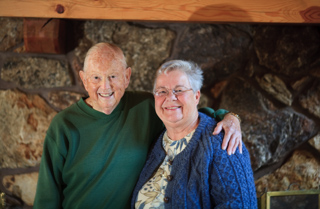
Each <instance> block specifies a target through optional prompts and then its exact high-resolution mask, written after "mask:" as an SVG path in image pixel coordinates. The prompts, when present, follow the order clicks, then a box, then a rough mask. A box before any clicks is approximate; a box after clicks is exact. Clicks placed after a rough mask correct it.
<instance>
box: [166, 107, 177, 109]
mask: <svg viewBox="0 0 320 209" xmlns="http://www.w3.org/2000/svg"><path fill="white" fill-rule="evenodd" d="M178 108H179V107H167V108H166V109H168V110H175V109H178Z"/></svg>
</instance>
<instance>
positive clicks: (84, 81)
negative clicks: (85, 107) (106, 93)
mask: <svg viewBox="0 0 320 209" xmlns="http://www.w3.org/2000/svg"><path fill="white" fill-rule="evenodd" d="M79 75H80V78H81V80H82V83H83V85H84V88H85V89H86V90H87V80H86V78H85V74H84V71H83V70H80V71H79Z"/></svg>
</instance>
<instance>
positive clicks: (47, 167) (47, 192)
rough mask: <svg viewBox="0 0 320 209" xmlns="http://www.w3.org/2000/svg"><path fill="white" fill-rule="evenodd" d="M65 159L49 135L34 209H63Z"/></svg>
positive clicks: (43, 155)
mask: <svg viewBox="0 0 320 209" xmlns="http://www.w3.org/2000/svg"><path fill="white" fill-rule="evenodd" d="M62 168H63V158H62V157H61V155H60V153H59V148H58V146H57V144H56V143H55V141H54V140H52V139H51V138H50V137H48V135H47V136H46V139H45V141H44V148H43V153H42V157H41V163H40V170H39V178H38V184H37V191H36V196H35V200H34V205H33V208H34V209H43V208H46V209H58V208H62V204H61V203H62V188H61V185H62V175H61V172H62Z"/></svg>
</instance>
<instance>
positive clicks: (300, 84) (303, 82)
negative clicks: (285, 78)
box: [291, 76, 310, 92]
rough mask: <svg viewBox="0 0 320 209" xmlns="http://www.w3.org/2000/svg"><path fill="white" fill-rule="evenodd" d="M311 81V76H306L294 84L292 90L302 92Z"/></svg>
mask: <svg viewBox="0 0 320 209" xmlns="http://www.w3.org/2000/svg"><path fill="white" fill-rule="evenodd" d="M309 81H310V77H309V76H305V77H302V78H300V79H299V80H297V81H295V82H293V83H292V84H291V86H292V88H293V89H294V90H296V91H298V92H299V91H300V90H301V89H303V88H304V87H305V86H306V85H307V84H308V83H309Z"/></svg>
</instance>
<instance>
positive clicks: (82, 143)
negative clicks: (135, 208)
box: [34, 43, 241, 209]
mask: <svg viewBox="0 0 320 209" xmlns="http://www.w3.org/2000/svg"><path fill="white" fill-rule="evenodd" d="M84 63H85V64H84V71H81V72H80V77H81V79H82V81H83V84H84V87H85V89H86V90H87V92H88V94H89V97H87V98H82V99H80V100H79V101H78V102H77V103H75V104H73V105H71V106H70V107H68V108H66V109H65V110H63V111H61V112H60V113H58V114H57V115H56V117H55V118H54V119H53V120H52V122H51V124H50V127H49V129H48V131H47V135H46V138H45V141H44V148H43V154H42V159H41V164H40V171H39V180H38V186H37V193H36V198H35V201H34V208H35V209H48V208H70V209H71V208H72V209H74V208H77V209H79V208H83V209H88V208H91V209H93V208H97V209H103V208H112V209H114V208H121V209H123V208H129V207H130V196H131V193H132V191H133V188H134V186H135V184H136V181H137V179H138V177H139V174H140V172H141V169H142V167H143V165H144V163H145V160H146V157H147V153H148V149H149V146H150V144H151V143H152V142H153V140H155V139H156V138H157V137H158V135H159V134H160V132H161V131H162V130H163V128H164V126H163V124H162V122H161V120H160V119H159V118H158V117H157V115H156V113H155V110H154V100H153V96H152V94H150V93H146V92H126V91H125V89H126V88H127V87H128V84H129V81H130V76H131V68H130V67H127V64H126V61H125V57H124V55H123V52H122V51H121V49H120V48H118V47H117V46H115V45H113V44H108V43H100V44H97V45H95V46H93V47H92V48H91V49H90V50H89V51H88V53H87V56H86V58H85V62H84ZM227 119H228V120H227ZM221 127H223V129H224V130H225V131H226V132H227V134H226V135H227V137H226V138H227V139H226V140H225V144H224V146H226V144H227V143H228V141H229V138H230V142H231V143H229V147H228V151H230V152H234V150H235V147H237V146H238V144H239V143H240V144H239V148H240V149H241V138H240V137H239V135H241V132H240V125H239V121H238V120H237V118H236V117H234V116H232V115H230V114H227V115H226V117H225V119H224V120H223V121H221V123H220V125H219V126H218V127H217V130H215V131H216V132H219V131H220V130H221ZM228 130H231V131H228ZM239 141H240V142H239Z"/></svg>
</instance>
